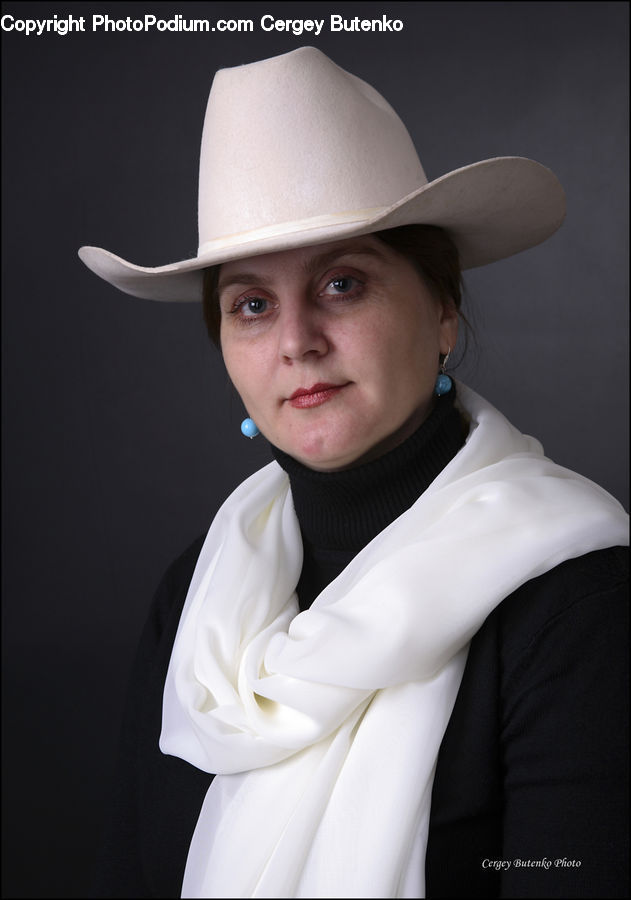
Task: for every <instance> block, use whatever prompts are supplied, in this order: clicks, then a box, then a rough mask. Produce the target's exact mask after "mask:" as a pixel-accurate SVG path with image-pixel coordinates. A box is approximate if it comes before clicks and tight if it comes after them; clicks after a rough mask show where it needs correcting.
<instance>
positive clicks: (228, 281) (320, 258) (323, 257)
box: [217, 244, 385, 292]
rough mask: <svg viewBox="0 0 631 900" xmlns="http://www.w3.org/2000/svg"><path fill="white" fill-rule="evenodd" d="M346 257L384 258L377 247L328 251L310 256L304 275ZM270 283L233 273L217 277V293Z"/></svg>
mask: <svg viewBox="0 0 631 900" xmlns="http://www.w3.org/2000/svg"><path fill="white" fill-rule="evenodd" d="M347 256H372V257H374V258H376V259H384V258H385V257H384V255H383V253H382V252H381V251H380V250H379V249H378V248H377V247H371V246H366V245H365V244H358V245H357V246H356V247H353V246H350V247H344V248H340V249H338V250H329V251H328V253H319V254H317V255H316V256H312V257H310V258H309V259H308V260H307V261H306V262H305V264H304V266H303V270H304V272H305V274H306V275H313V274H314V273H315V272H316V271H317V270H318V269H321V268H324V267H326V266H327V265H330V264H331V263H332V262H335V261H336V260H338V259H342V258H344V257H347ZM271 281H272V279H270V278H267V277H265V276H264V275H261V273H260V272H256V271H251V272H248V271H243V272H235V273H234V275H229V276H228V277H227V278H225V279H222V278H221V275H220V276H219V283H218V285H217V291H218V292H220V291H223V290H225V288H227V287H230V286H231V285H233V284H253V283H254V282H257V283H258V284H260V285H261V286H262V287H267V286H268V285H269V284H270V283H271Z"/></svg>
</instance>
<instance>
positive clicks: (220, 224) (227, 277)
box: [80, 48, 628, 897]
mask: <svg viewBox="0 0 631 900" xmlns="http://www.w3.org/2000/svg"><path fill="white" fill-rule="evenodd" d="M563 215H564V200H563V192H562V190H561V188H560V186H559V184H558V181H557V180H556V178H555V176H554V175H553V174H552V173H551V172H550V171H549V170H547V169H545V168H544V167H543V166H540V165H539V164H538V163H535V162H532V161H531V160H525V159H521V158H513V157H510V158H500V159H493V160H485V161H483V162H480V163H476V164H474V165H472V166H467V167H465V168H464V169H459V170H457V171H455V172H452V173H449V174H448V175H445V176H443V177H442V178H439V179H438V180H436V181H434V182H432V183H430V184H428V183H427V180H426V178H425V175H424V173H423V170H422V167H421V165H420V162H419V160H418V157H417V155H416V151H415V149H414V147H413V145H412V143H411V141H410V138H409V136H408V134H407V131H406V130H405V127H404V126H403V124H402V123H401V121H400V120H399V119H398V117H397V116H396V114H395V113H394V111H393V110H392V109H391V107H390V106H389V105H388V104H387V103H386V102H385V100H384V99H383V98H382V97H381V96H380V95H379V94H377V92H376V91H375V90H374V89H373V88H371V87H370V86H369V85H367V84H365V83H364V82H362V81H360V80H359V79H357V78H355V77H354V76H353V75H350V74H348V73H346V72H344V71H343V70H341V69H339V68H338V67H337V66H335V65H334V64H333V63H332V62H331V61H330V60H328V59H327V58H326V57H325V56H324V55H323V54H322V53H320V52H319V51H317V50H315V49H313V48H302V49H300V50H297V51H295V52H292V53H288V54H285V55H283V56H280V57H276V58H273V59H269V60H264V61H262V62H260V63H255V64H252V65H247V66H242V67H238V68H236V69H227V70H222V71H220V72H218V73H217V75H216V76H215V79H214V82H213V87H212V90H211V94H210V99H209V103H208V109H207V113H206V121H205V125H204V132H203V139H202V152H201V165H200V199H199V228H200V248H199V253H198V256H197V257H196V258H195V259H193V260H187V261H185V262H182V263H176V264H173V265H169V266H163V267H160V268H157V269H146V268H141V267H138V266H134V265H132V264H130V263H127V262H125V261H124V260H121V259H120V258H118V257H115V256H113V255H112V254H110V253H108V252H107V251H104V250H100V249H98V248H85V247H84V248H82V250H81V251H80V254H81V258H82V259H83V261H84V262H85V263H86V264H87V265H88V266H89V267H90V268H92V269H93V270H94V271H95V272H96V273H97V274H99V275H100V276H101V277H103V278H105V279H107V280H108V281H110V282H111V283H113V284H114V285H116V286H117V287H119V288H121V289H122V290H124V291H126V292H128V293H131V294H134V295H137V296H142V297H151V298H154V299H160V300H190V299H203V304H204V312H205V318H206V322H207V325H208V329H209V332H210V335H211V337H212V338H213V339H214V340H215V341H216V343H217V344H218V345H219V346H220V348H221V352H222V354H223V359H224V362H225V364H226V367H227V370H228V373H229V375H230V378H231V379H232V381H233V383H234V385H235V387H236V388H237V391H238V392H239V394H240V396H241V398H242V400H243V403H244V406H245V408H246V410H247V412H248V418H247V419H246V420H245V421H244V425H243V428H244V433H246V434H248V436H252V435H255V434H256V433H257V432H258V431H259V430H260V431H261V432H262V433H263V435H264V436H265V438H267V439H268V440H269V441H270V443H271V445H272V451H273V454H274V457H275V462H273V463H271V464H270V465H269V466H266V467H265V468H264V469H262V470H261V471H260V472H257V473H256V474H254V475H253V476H251V477H250V478H249V479H247V480H246V481H245V482H244V483H243V484H242V485H241V486H240V487H239V488H238V489H237V490H236V491H235V492H234V493H233V494H232V496H231V497H230V498H229V499H228V500H227V501H226V503H225V504H224V505H223V506H222V508H221V510H220V511H219V512H218V514H217V516H216V517H215V520H214V522H213V524H212V526H211V528H210V531H209V533H208V535H207V537H206V538H205V539H204V540H203V541H200V542H198V543H197V544H195V545H194V546H193V547H192V548H190V550H189V551H188V552H187V553H186V554H184V556H183V557H182V558H180V559H179V560H178V561H176V562H175V563H174V565H173V566H172V567H171V569H170V570H169V572H168V573H167V575H166V577H165V579H164V581H163V583H162V585H161V588H160V590H159V592H158V595H157V597H156V600H155V603H154V606H153V608H152V612H151V616H150V619H149V621H148V623H147V627H146V629H145V632H144V635H143V639H142V643H141V646H140V649H139V653H138V658H137V663H136V668H135V672H134V678H133V681H132V685H131V690H130V699H129V706H128V712H127V717H126V723H125V727H124V731H123V745H122V752H121V762H120V771H119V779H118V790H117V797H116V803H115V810H114V814H113V818H112V827H111V830H110V836H109V838H108V842H107V843H106V846H105V848H104V852H103V858H102V862H101V866H100V871H99V876H98V879H97V888H96V893H97V894H98V895H99V896H125V897H130V896H174V895H179V894H180V893H181V895H182V896H185V897H250V896H259V897H421V896H485V897H489V896H503V897H509V896H565V897H567V896H596V895H598V896H624V891H625V886H624V881H623V872H624V866H625V864H626V846H625V843H624V840H623V838H622V835H623V833H624V812H623V809H622V803H623V800H622V798H623V797H624V790H623V788H622V779H623V778H624V774H625V759H626V750H625V746H626V745H625V738H624V735H623V734H622V733H621V729H622V722H623V721H624V709H623V701H622V697H623V692H622V682H621V680H622V678H623V677H624V662H625V651H624V646H623V645H622V646H621V644H622V640H621V636H622V634H623V633H624V629H623V627H622V624H623V619H624V609H625V604H624V597H625V589H624V585H625V563H626V551H624V550H623V549H622V548H623V546H626V544H627V543H628V536H627V534H628V521H627V516H626V514H625V513H624V511H623V510H622V508H621V507H620V505H619V504H618V503H617V501H615V500H614V499H613V498H612V497H610V496H609V495H608V494H607V493H606V492H605V491H603V490H602V489H601V488H599V487H598V486H596V485H594V484H593V483H591V482H589V481H588V480H586V479H585V478H582V477H581V476H579V475H576V474H575V473H572V472H570V471H568V470H566V469H562V468H560V467H559V466H557V465H555V464H554V463H553V462H551V461H550V460H548V459H547V458H546V457H545V456H544V455H543V453H542V449H541V447H540V445H539V444H538V442H537V441H536V440H534V439H533V438H530V437H527V436H525V435H522V434H520V433H519V432H518V431H517V430H516V429H515V428H513V427H512V426H511V425H510V424H509V422H508V421H507V420H506V419H505V418H504V417H503V416H502V415H501V414H500V413H499V412H498V411H497V410H495V409H493V407H491V406H490V405H489V404H488V403H487V402H486V401H484V400H483V399H482V398H481V397H478V396H477V395H476V394H475V393H473V392H472V391H470V390H469V389H468V388H466V387H465V386H464V385H462V384H455V383H454V381H453V380H452V379H451V378H450V377H449V376H448V375H447V374H446V372H445V369H446V366H447V362H448V359H449V354H450V352H451V349H452V348H453V347H454V346H455V344H456V341H457V332H458V309H459V305H460V267H462V268H467V267H472V266H477V265H482V264H484V263H488V262H492V261H493V260H496V259H501V258H503V257H506V256H509V255H511V254H512V253H516V252H518V251H520V250H524V249H527V248H528V247H531V246H534V245H535V244H537V243H539V242H541V241H543V240H545V239H546V238H547V237H549V236H550V235H551V234H552V233H554V231H555V230H556V229H557V228H558V227H559V225H560V224H561V222H562V219H563ZM182 879H183V880H182Z"/></svg>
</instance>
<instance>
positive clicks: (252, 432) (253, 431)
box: [241, 419, 261, 438]
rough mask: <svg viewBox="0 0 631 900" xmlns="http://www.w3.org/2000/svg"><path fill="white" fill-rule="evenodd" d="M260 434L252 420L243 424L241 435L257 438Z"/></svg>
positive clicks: (247, 420)
mask: <svg viewBox="0 0 631 900" xmlns="http://www.w3.org/2000/svg"><path fill="white" fill-rule="evenodd" d="M260 433H261V432H260V431H259V430H258V428H257V427H256V424H255V423H254V422H253V421H252V419H244V420H243V422H241V434H244V435H245V436H246V437H249V438H255V437H256V436H257V434H260Z"/></svg>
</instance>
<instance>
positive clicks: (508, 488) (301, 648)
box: [160, 385, 628, 898]
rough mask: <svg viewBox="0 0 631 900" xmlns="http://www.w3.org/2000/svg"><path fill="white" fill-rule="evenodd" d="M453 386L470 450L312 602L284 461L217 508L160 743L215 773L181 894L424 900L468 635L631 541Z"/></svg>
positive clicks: (574, 485)
mask: <svg viewBox="0 0 631 900" xmlns="http://www.w3.org/2000/svg"><path fill="white" fill-rule="evenodd" d="M458 391H459V404H460V407H461V409H462V410H463V411H464V412H465V415H466V416H467V417H468V418H469V419H470V421H471V429H470V433H469V436H468V438H467V441H466V443H465V445H464V447H463V448H462V449H461V450H460V452H459V453H458V454H457V455H456V456H455V457H454V458H453V459H452V461H451V462H450V463H449V464H448V465H447V466H446V468H445V469H444V470H443V471H442V472H441V473H440V475H439V476H438V477H437V478H436V479H435V480H434V481H433V482H432V484H431V485H430V486H429V487H428V488H427V490H426V491H425V492H424V493H423V494H422V495H421V497H419V499H418V501H417V502H416V503H415V504H414V505H413V506H412V507H411V508H410V509H409V510H408V511H407V512H405V513H404V514H403V515H402V516H400V517H399V518H398V519H396V520H395V521H394V522H393V523H392V524H391V525H390V526H389V527H387V528H386V529H385V530H384V531H382V532H381V533H380V534H379V535H377V537H376V538H374V540H373V541H371V543H370V544H368V546H366V547H365V548H364V549H363V550H362V551H361V552H360V553H359V554H358V555H357V556H356V557H355V558H354V559H353V560H352V562H351V563H350V564H349V565H348V566H347V568H346V569H345V570H344V571H343V572H342V573H341V574H340V575H339V577H338V578H336V579H335V581H333V582H332V583H331V584H330V585H329V586H328V587H327V588H326V589H325V590H324V591H323V592H322V593H321V594H320V595H319V596H318V597H317V598H316V600H315V601H314V603H313V605H312V606H311V607H310V609H309V610H307V611H305V612H299V607H298V602H297V598H296V594H295V588H296V584H297V582H298V578H299V575H300V570H301V566H302V544H301V539H300V530H299V526H298V522H297V520H296V516H295V512H294V509H293V504H292V499H291V493H290V490H289V482H288V478H287V475H286V474H285V473H284V472H283V470H282V469H281V468H280V467H279V466H278V465H277V464H276V463H271V464H270V465H268V466H266V467H265V468H263V469H262V470H261V471H259V472H257V473H256V474H255V475H253V476H252V477H251V478H248V479H247V480H246V481H245V482H244V483H243V484H241V485H240V486H239V487H238V488H237V490H236V491H234V493H233V494H232V495H231V496H230V497H229V498H228V500H227V501H226V502H225V504H224V505H223V506H222V508H221V509H220V510H219V512H218V514H217V516H216V518H215V520H214V522H213V524H212V526H211V528H210V531H209V533H208V536H207V539H206V542H205V544H204V547H203V549H202V552H201V554H200V557H199V561H198V563H197V568H196V570H195V573H194V575H193V579H192V582H191V585H190V589H189V592H188V597H187V600H186V604H185V606H184V609H183V612H182V617H181V621H180V626H179V630H178V634H177V637H176V640H175V644H174V648H173V653H172V657H171V663H170V667H169V671H168V675H167V680H166V684H165V691H164V710H163V725H162V735H161V739H160V748H161V750H162V751H163V752H164V753H168V754H172V755H174V756H178V757H181V758H182V759H185V760H188V762H190V763H192V764H193V765H194V766H197V767H198V768H200V769H203V770H204V771H206V772H213V773H217V775H216V777H215V778H214V780H213V782H212V784H211V786H210V788H209V790H208V793H207V795H206V798H205V800H204V803H203V806H202V810H201V813H200V816H199V820H198V822H197V826H196V829H195V833H194V835H193V839H192V842H191V846H190V850H189V855H188V861H187V865H186V873H185V876H184V883H183V888H182V896H183V897H226V898H227V897H241V898H245V897H278V898H283V897H312V898H313V897H318V898H319V897H322V898H324V897H366V898H367V897H382V898H384V897H422V896H423V895H424V890H425V883H424V864H425V848H426V843H427V831H428V823H429V811H430V800H431V790H432V783H433V777H434V769H435V764H436V758H437V755H438V749H439V746H440V743H441V740H442V737H443V733H444V730H445V728H446V725H447V722H448V721H449V717H450V715H451V712H452V708H453V704H454V701H455V698H456V694H457V692H458V688H459V685H460V681H461V678H462V672H463V668H464V664H465V661H466V655H467V651H468V643H469V641H470V639H471V637H472V636H473V634H474V633H475V632H476V631H477V630H478V629H479V628H480V626H481V625H482V623H483V621H484V619H485V618H486V617H487V616H488V614H489V613H490V612H491V610H493V608H494V607H495V606H496V605H497V604H498V603H500V602H501V600H502V599H503V598H504V597H506V596H507V595H508V594H510V593H511V592H512V591H514V590H515V589H516V588H517V587H519V585H521V584H523V583H524V582H525V581H527V580H529V579H531V578H534V577H536V576H537V575H540V574H542V573H543V572H546V571H548V570H549V569H552V568H553V567H554V566H556V565H558V564H559V563H561V562H563V561H564V560H566V559H570V558H572V557H576V556H580V555H582V554H584V553H587V552H589V551H591V550H595V549H599V548H604V547H608V546H614V545H617V544H626V543H627V542H628V517H627V515H626V513H625V512H624V510H623V508H622V507H621V506H620V504H619V503H618V502H617V501H616V500H614V498H613V497H611V496H610V495H609V494H608V493H607V492H606V491H604V490H603V489H602V488H600V487H598V486H597V485H595V484H593V482H591V481H589V480H587V479H586V478H583V477H581V476H580V475H577V474H575V473H573V472H571V471H569V470H567V469H563V468H561V467H560V466H557V465H555V464H554V463H553V462H551V461H550V460H548V459H547V458H546V457H545V456H543V451H542V448H541V446H540V444H539V443H538V442H537V441H536V440H534V439H533V438H531V437H527V436H525V435H522V434H521V433H520V432H518V431H517V430H516V429H515V428H513V426H512V425H511V424H510V423H509V422H508V421H507V420H506V419H505V418H504V417H503V416H502V415H501V414H500V413H499V412H497V410H495V409H494V408H493V407H492V406H490V405H489V404H488V403H487V402H486V401H484V400H483V399H482V398H481V397H479V396H477V395H476V394H475V393H473V392H472V391H471V390H469V389H467V388H465V387H464V386H463V385H459V387H458Z"/></svg>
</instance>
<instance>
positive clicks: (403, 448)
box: [272, 387, 465, 610]
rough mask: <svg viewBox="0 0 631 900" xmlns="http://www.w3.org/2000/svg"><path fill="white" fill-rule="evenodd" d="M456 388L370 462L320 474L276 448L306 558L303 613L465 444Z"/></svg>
mask: <svg viewBox="0 0 631 900" xmlns="http://www.w3.org/2000/svg"><path fill="white" fill-rule="evenodd" d="M455 393H456V392H455V387H454V388H452V389H451V391H450V392H449V394H445V395H444V396H443V397H440V398H438V399H437V400H436V403H435V405H434V409H433V410H432V412H431V413H430V415H429V416H428V417H427V419H426V420H425V421H424V422H423V424H422V425H421V426H420V428H418V429H417V430H416V431H415V432H414V434H412V435H411V436H410V437H409V438H407V440H405V441H403V443H401V444H399V446H398V447H395V448H394V450H391V451H390V452H388V453H386V454H384V455H383V456H381V457H379V459H376V460H373V461H371V462H369V463H365V464H363V465H360V466H357V467H355V468H352V469H344V470H342V471H340V472H316V471H315V470H313V469H309V468H307V466H303V465H302V464H301V463H299V462H297V461H296V460H295V459H293V457H291V456H288V455H287V454H286V453H284V452H283V451H282V450H279V449H278V448H277V447H272V453H273V455H274V458H275V459H276V461H277V462H278V464H279V465H280V466H282V468H283V469H284V470H285V471H286V472H287V474H288V475H289V480H290V483H291V491H292V496H293V501H294V507H295V509H296V515H297V517H298V522H299V523H300V530H301V533H302V542H303V546H304V561H303V567H302V573H301V576H300V581H299V582H298V587H297V592H298V599H299V602H300V608H301V609H303V610H304V609H308V608H309V606H310V605H311V603H312V602H313V600H314V599H315V598H316V597H317V596H318V594H319V593H320V592H321V591H322V590H324V588H325V587H326V586H327V585H328V584H329V583H330V582H331V581H333V579H334V578H336V577H337V576H338V575H339V574H340V572H341V571H342V570H343V569H344V568H345V567H346V566H347V565H348V564H349V562H350V561H351V560H352V559H353V557H354V556H356V554H357V553H359V551H360V550H362V549H363V548H364V547H365V546H366V544H368V543H369V542H370V541H371V540H372V539H373V538H374V537H376V535H377V534H379V532H380V531H383V529H384V528H386V527H387V526H388V525H389V524H390V523H391V522H393V521H394V520H395V519H396V518H397V517H398V516H400V515H401V514H402V513H404V512H405V510H406V509H409V508H410V506H412V504H413V503H414V501H415V500H417V499H418V497H419V496H420V495H421V494H422V493H423V491H424V490H425V489H426V488H427V487H428V486H429V484H430V483H431V482H432V481H433V480H434V478H436V476H437V475H438V474H439V472H441V471H442V469H444V467H445V466H446V465H447V463H448V462H449V461H450V460H451V459H452V458H453V457H454V456H455V454H456V453H457V452H458V450H460V448H461V447H462V445H463V443H464V438H465V429H464V427H463V422H462V419H461V417H460V414H459V413H458V411H457V410H456V408H455V407H454V399H455Z"/></svg>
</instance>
